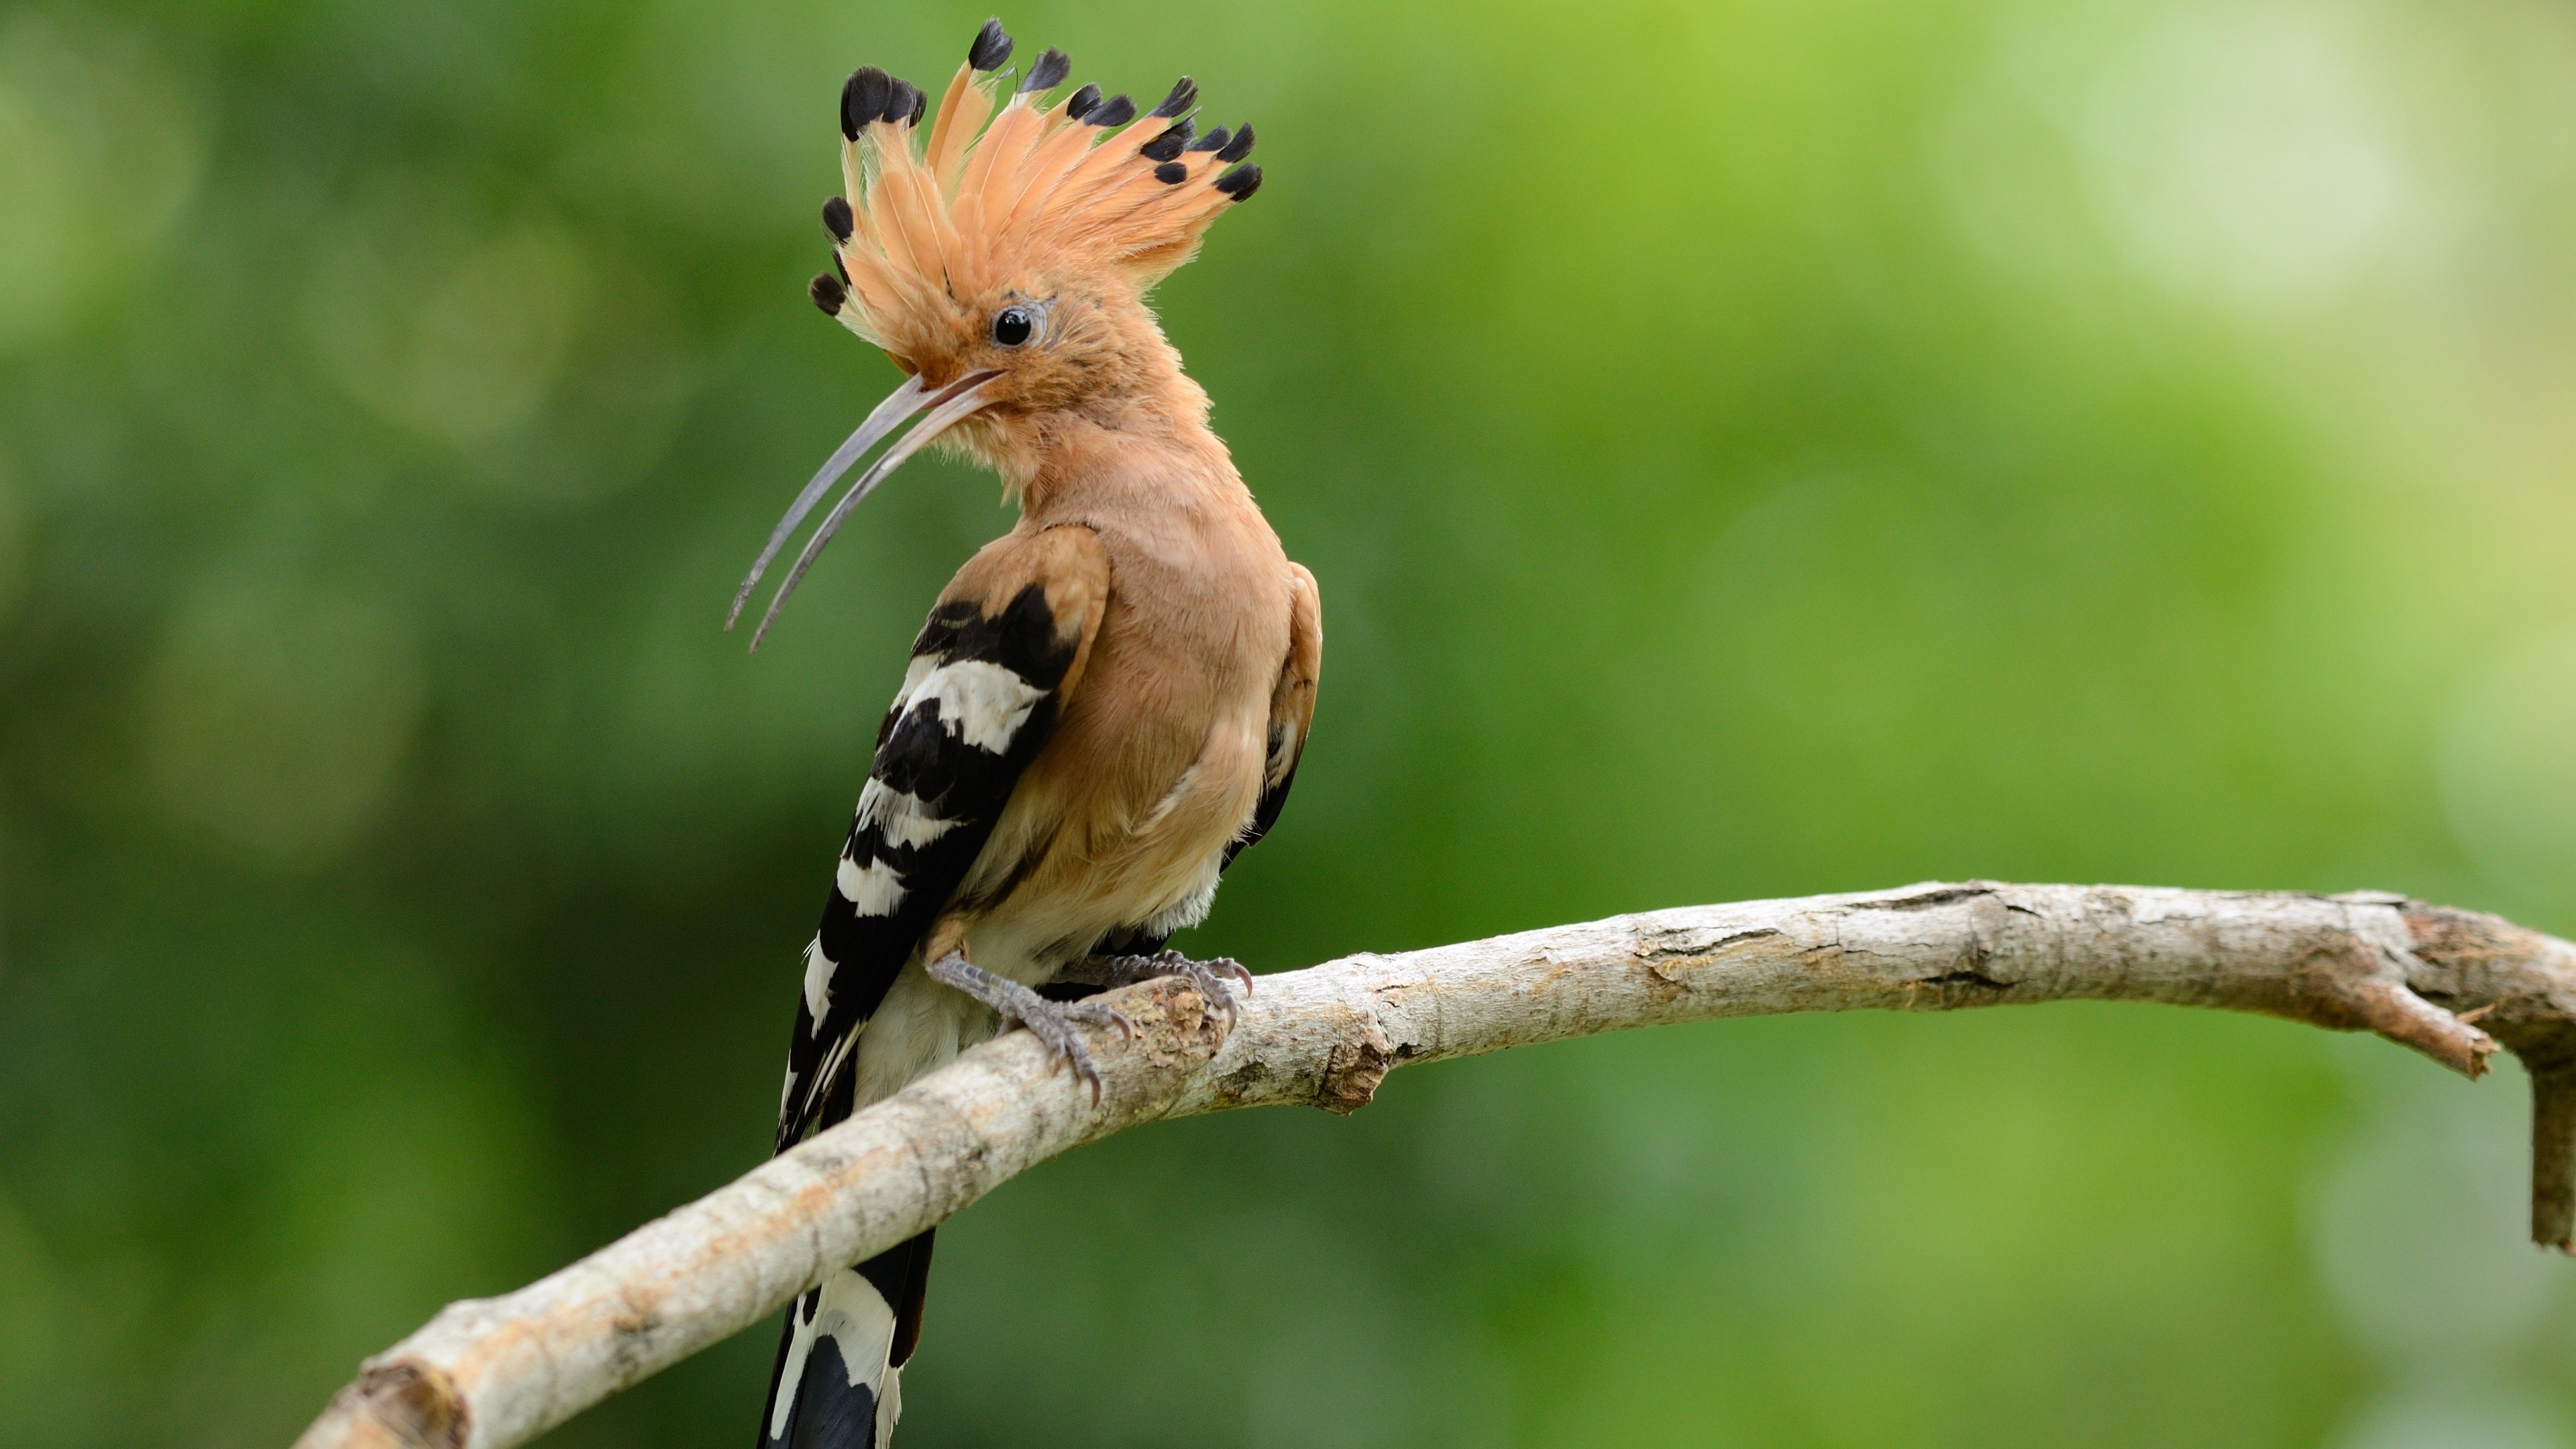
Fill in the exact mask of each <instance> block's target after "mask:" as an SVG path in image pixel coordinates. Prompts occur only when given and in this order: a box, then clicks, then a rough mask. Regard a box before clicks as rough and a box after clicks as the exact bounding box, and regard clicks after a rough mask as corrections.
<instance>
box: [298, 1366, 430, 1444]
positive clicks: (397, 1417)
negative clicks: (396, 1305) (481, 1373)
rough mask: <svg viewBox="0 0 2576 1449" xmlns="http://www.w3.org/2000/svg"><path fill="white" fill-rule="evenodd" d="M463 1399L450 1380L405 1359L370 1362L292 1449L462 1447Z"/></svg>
mask: <svg viewBox="0 0 2576 1449" xmlns="http://www.w3.org/2000/svg"><path fill="white" fill-rule="evenodd" d="M465 1429H466V1410H465V1400H464V1398H463V1396H462V1395H460V1394H458V1393H457V1391H456V1384H455V1381H454V1380H452V1379H450V1378H449V1377H448V1376H447V1375H446V1374H445V1373H443V1372H441V1371H439V1370H438V1369H436V1368H433V1367H430V1366H429V1365H426V1364H421V1363H415V1362H412V1361H410V1360H398V1361H396V1362H393V1363H370V1364H368V1365H367V1366H366V1369H365V1370H364V1371H363V1372H361V1373H360V1374H359V1375H358V1377H357V1379H356V1380H355V1381H354V1382H352V1383H349V1384H346V1385H343V1386H342V1388H341V1389H340V1392H338V1393H337V1394H334V1395H332V1396H331V1403H330V1405H329V1407H327V1408H325V1409H324V1410H323V1411H322V1417H321V1418H319V1419H316V1420H314V1421H313V1426H312V1427H311V1428H309V1429H306V1430H305V1431H304V1434H303V1437H301V1438H299V1439H297V1440H296V1441H295V1449H310V1446H317V1445H334V1446H349V1449H464V1445H465Z"/></svg>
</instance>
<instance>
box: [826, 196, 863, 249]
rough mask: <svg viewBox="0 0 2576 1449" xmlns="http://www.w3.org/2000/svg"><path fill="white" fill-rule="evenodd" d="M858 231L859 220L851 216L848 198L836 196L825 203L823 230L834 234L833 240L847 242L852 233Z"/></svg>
mask: <svg viewBox="0 0 2576 1449" xmlns="http://www.w3.org/2000/svg"><path fill="white" fill-rule="evenodd" d="M857 229H858V222H857V219H856V218H854V217H852V216H851V215H850V201H849V198H848V197H845V196H835V197H832V198H831V199H829V200H827V201H825V202H824V203H823V230H825V231H828V232H830V233H831V234H832V240H834V241H836V242H846V241H848V240H849V239H850V233H851V232H853V231H856V230H857Z"/></svg>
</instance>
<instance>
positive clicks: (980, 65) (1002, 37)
mask: <svg viewBox="0 0 2576 1449" xmlns="http://www.w3.org/2000/svg"><path fill="white" fill-rule="evenodd" d="M1010 58H1011V35H1010V32H1009V31H1006V30H1004V29H1003V28H1002V19H1001V17H1000V16H998V15H997V16H995V17H993V18H992V19H990V20H987V21H985V22H984V28H983V29H981V30H978V31H976V32H975V43H974V44H972V45H970V46H968V47H966V63H967V64H968V65H970V66H972V67H974V68H975V69H977V70H1000V69H1001V68H1002V65H1003V63H1004V62H1005V61H1008V60H1009V59H1010Z"/></svg>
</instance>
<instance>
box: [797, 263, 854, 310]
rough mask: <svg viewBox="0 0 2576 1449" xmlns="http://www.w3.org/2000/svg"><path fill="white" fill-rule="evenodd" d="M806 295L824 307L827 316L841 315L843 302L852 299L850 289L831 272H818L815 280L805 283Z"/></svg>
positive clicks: (817, 304)
mask: <svg viewBox="0 0 2576 1449" xmlns="http://www.w3.org/2000/svg"><path fill="white" fill-rule="evenodd" d="M805 295H806V296H808V297H811V298H813V299H814V305H815V306H817V307H820V308H822V309H823V315H824V316H826V317H838V316H840V315H841V304H843V303H844V302H847V301H849V300H850V293H849V289H848V288H846V287H843V286H842V285H841V280H840V278H838V277H835V276H833V275H832V274H831V273H830V272H816V273H815V274H814V280H812V281H810V282H808V283H806V284H805Z"/></svg>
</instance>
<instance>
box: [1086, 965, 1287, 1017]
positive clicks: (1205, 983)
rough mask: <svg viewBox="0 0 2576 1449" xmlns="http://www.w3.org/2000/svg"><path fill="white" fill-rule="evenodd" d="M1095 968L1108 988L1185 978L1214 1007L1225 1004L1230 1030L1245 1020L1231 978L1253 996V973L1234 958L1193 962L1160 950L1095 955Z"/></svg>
mask: <svg viewBox="0 0 2576 1449" xmlns="http://www.w3.org/2000/svg"><path fill="white" fill-rule="evenodd" d="M1091 965H1092V967H1093V968H1094V969H1095V970H1097V971H1098V972H1099V973H1100V979H1101V981H1102V983H1103V984H1104V985H1107V986H1110V987H1113V988H1114V987H1119V986H1133V985H1135V984H1136V983H1137V982H1139V981H1152V980H1155V979H1156V978H1158V977H1163V976H1182V977H1187V978H1188V979H1189V983H1190V984H1191V985H1192V986H1195V987H1197V988H1198V991H1199V995H1200V996H1201V997H1202V998H1204V999H1205V1000H1206V1001H1208V1002H1209V1003H1210V1004H1219V1003H1221V1004H1223V1005H1224V1007H1225V1024H1226V1026H1227V1027H1228V1028H1229V1029H1230V1028H1232V1027H1233V1026H1234V1024H1235V1023H1236V1022H1237V1021H1238V1020H1240V1019H1241V1018H1242V1015H1243V1012H1242V1008H1240V1007H1238V1006H1237V1005H1235V1000H1234V993H1233V992H1231V991H1228V990H1226V986H1225V983H1226V981H1227V980H1228V979H1229V978H1230V979H1232V980H1234V981H1237V982H1240V983H1242V985H1243V994H1244V995H1246V996H1250V995H1251V994H1252V973H1251V972H1249V971H1246V970H1244V969H1243V963H1242V962H1240V961H1237V960H1236V959H1234V958H1233V957H1231V956H1219V957H1217V958H1215V959H1214V960H1210V961H1193V960H1191V959H1190V958H1189V957H1187V956H1184V955H1182V954H1181V953H1180V952H1178V951H1168V950H1166V951H1157V952H1155V953H1154V954H1152V955H1151V956H1094V957H1092V958H1091Z"/></svg>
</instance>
